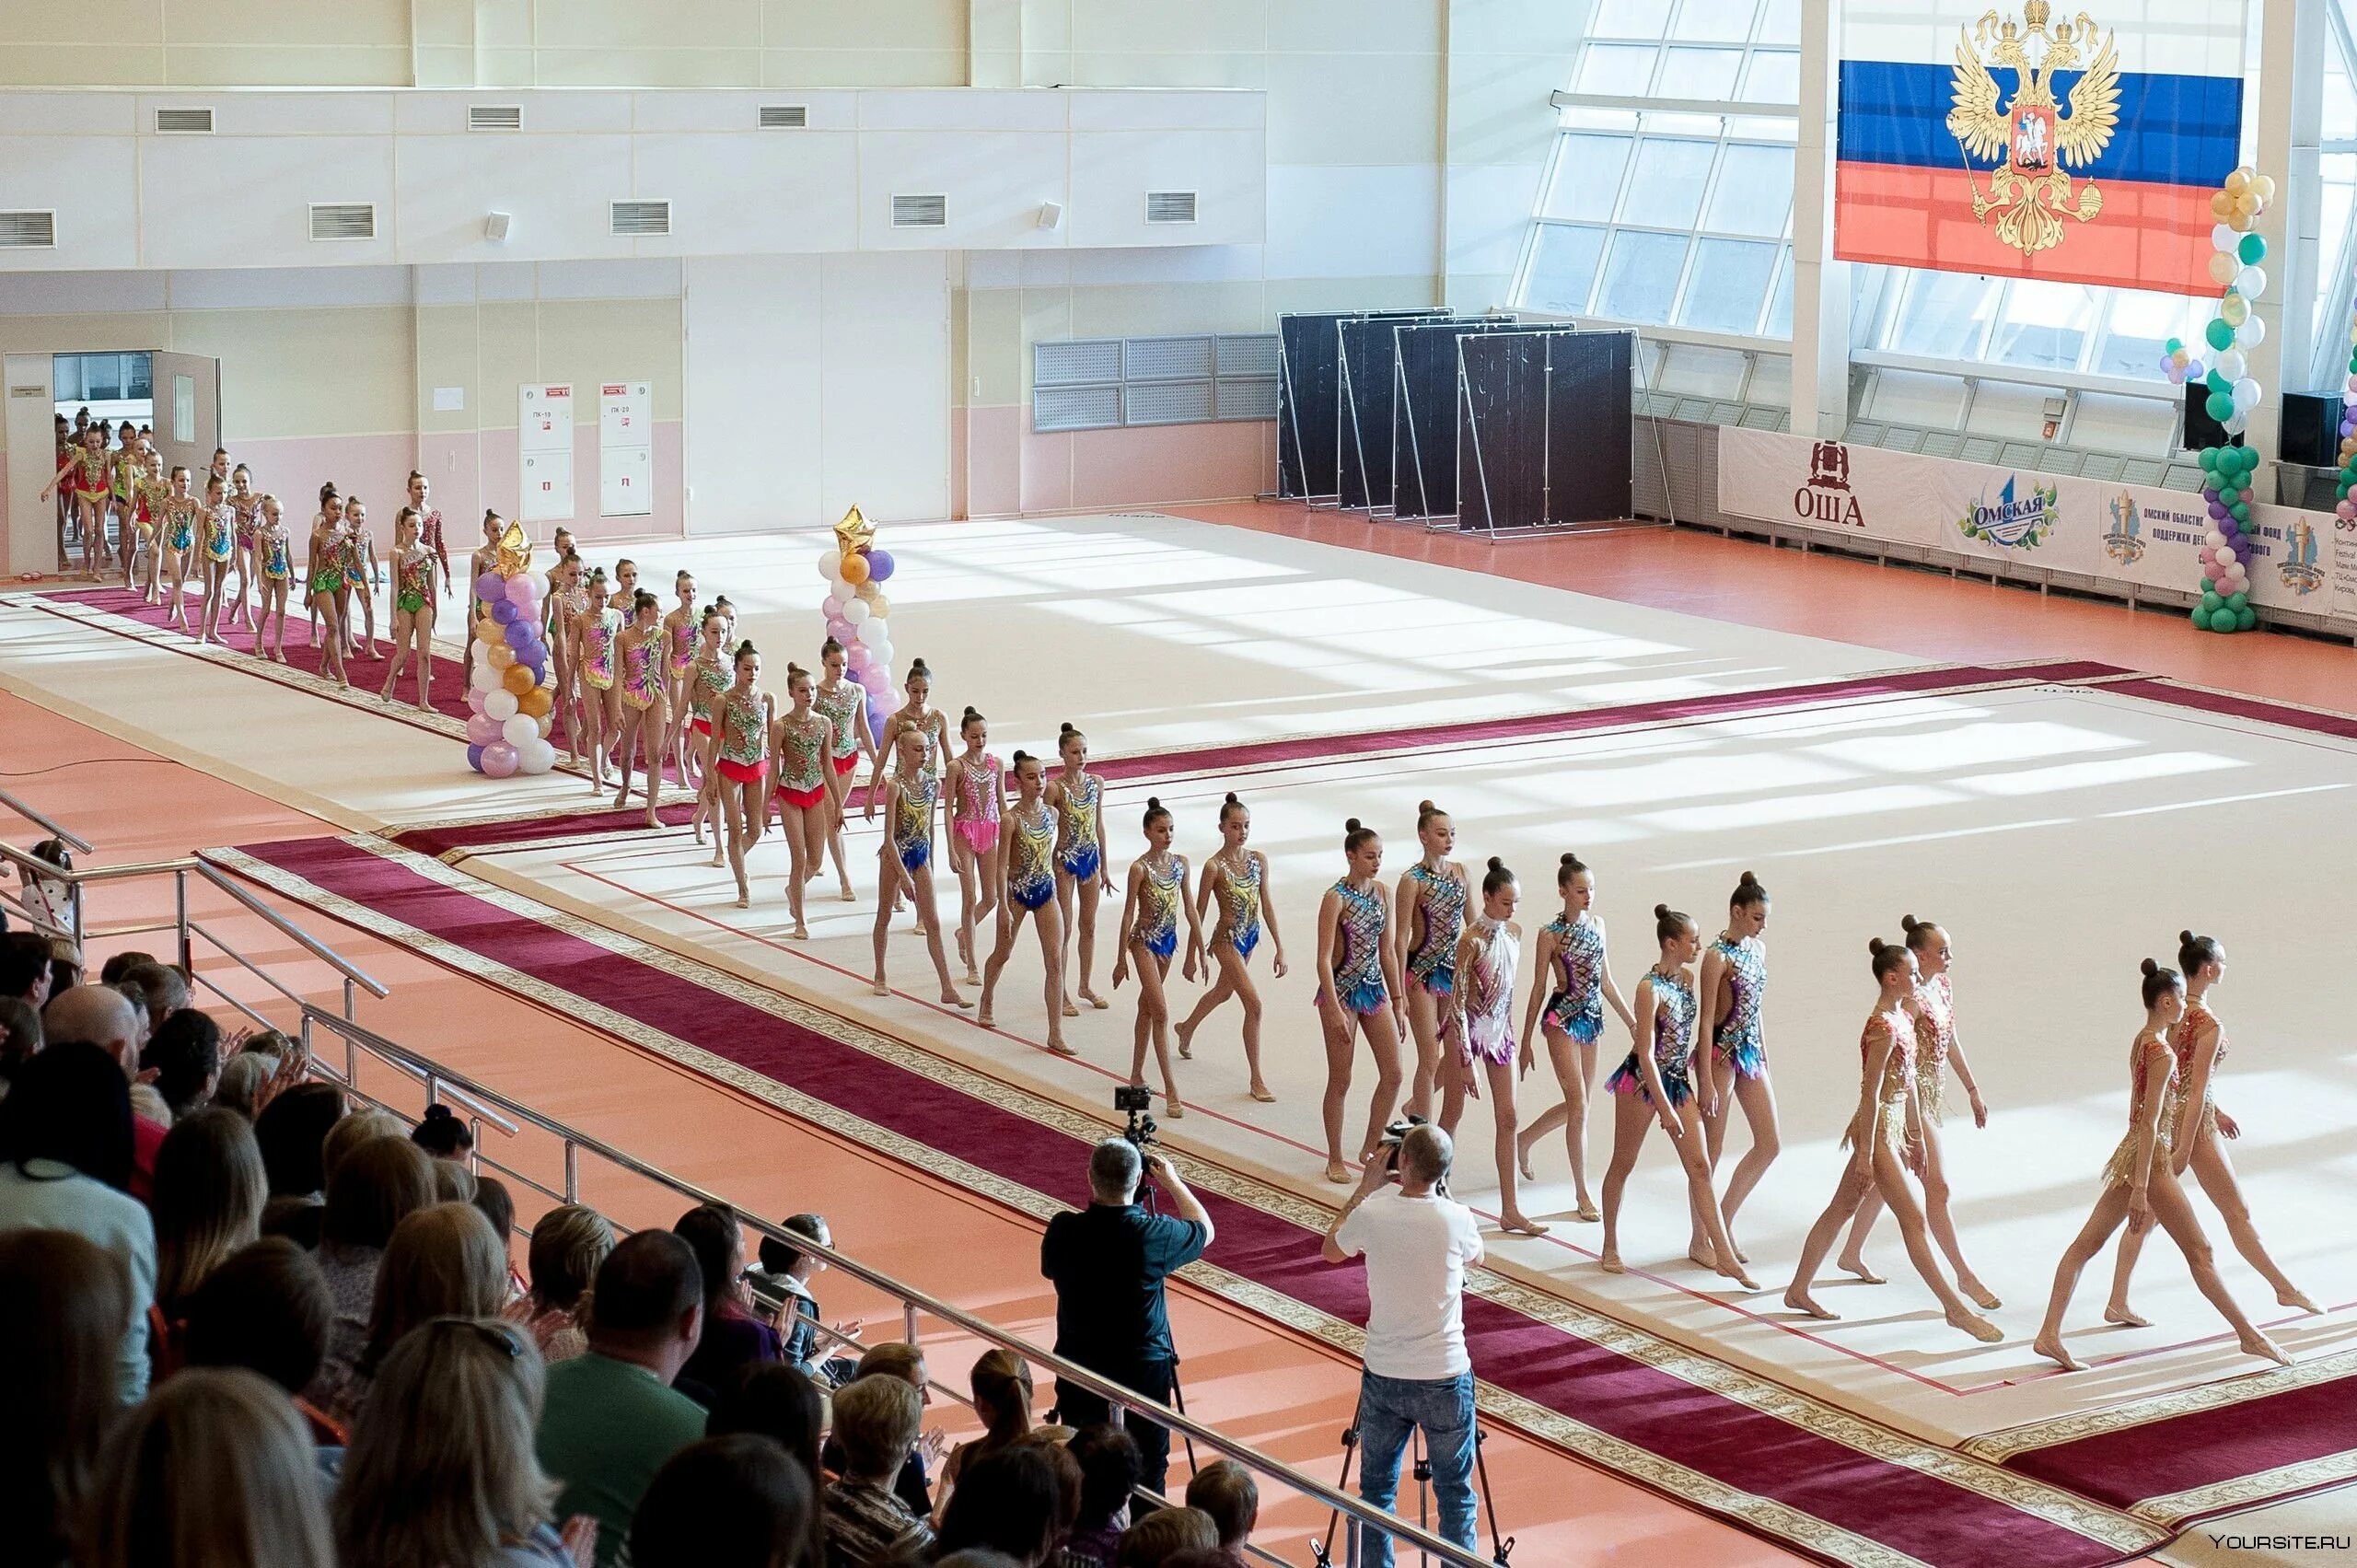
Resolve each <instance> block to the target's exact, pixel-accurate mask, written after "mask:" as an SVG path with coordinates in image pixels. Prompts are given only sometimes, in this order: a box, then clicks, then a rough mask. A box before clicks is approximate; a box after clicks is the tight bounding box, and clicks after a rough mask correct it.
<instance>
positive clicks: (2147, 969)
mask: <svg viewBox="0 0 2357 1568" xmlns="http://www.w3.org/2000/svg"><path fill="white" fill-rule="evenodd" d="M2136 968H2137V969H2138V970H2140V971H2142V973H2144V974H2148V975H2154V974H2158V973H2160V972H2161V966H2160V965H2158V964H2156V963H2154V961H2153V960H2152V959H2150V958H2146V959H2145V960H2144V961H2143V962H2142V963H2141V964H2138V965H2137V966H2136Z"/></svg>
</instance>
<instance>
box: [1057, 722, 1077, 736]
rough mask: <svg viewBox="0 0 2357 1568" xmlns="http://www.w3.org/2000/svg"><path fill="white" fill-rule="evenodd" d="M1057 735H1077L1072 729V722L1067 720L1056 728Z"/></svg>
mask: <svg viewBox="0 0 2357 1568" xmlns="http://www.w3.org/2000/svg"><path fill="white" fill-rule="evenodd" d="M1056 733H1057V734H1058V735H1072V734H1074V733H1075V732H1074V729H1073V727H1072V721H1071V720H1069V719H1067V720H1065V721H1064V722H1063V723H1062V724H1060V725H1058V726H1056Z"/></svg>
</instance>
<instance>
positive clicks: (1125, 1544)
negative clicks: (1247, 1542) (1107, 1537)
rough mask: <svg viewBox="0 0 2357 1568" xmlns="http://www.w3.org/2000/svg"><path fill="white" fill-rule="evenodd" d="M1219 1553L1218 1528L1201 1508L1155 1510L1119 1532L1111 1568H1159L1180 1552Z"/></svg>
mask: <svg viewBox="0 0 2357 1568" xmlns="http://www.w3.org/2000/svg"><path fill="white" fill-rule="evenodd" d="M1218 1550H1219V1527H1218V1526H1216V1525H1214V1524H1213V1523H1212V1516H1210V1515H1209V1514H1206V1513H1204V1512H1203V1511H1202V1509H1201V1508H1156V1509H1155V1511H1154V1512H1153V1513H1151V1514H1148V1515H1147V1516H1145V1517H1144V1518H1143V1519H1140V1520H1139V1521H1138V1522H1137V1523H1136V1524H1134V1525H1132V1526H1131V1527H1129V1528H1128V1529H1126V1530H1123V1531H1122V1532H1121V1544H1120V1549H1119V1550H1117V1551H1115V1552H1114V1553H1113V1568H1162V1565H1163V1564H1164V1563H1165V1562H1168V1561H1169V1560H1170V1559H1171V1558H1173V1557H1176V1556H1177V1555H1178V1554H1179V1553H1180V1552H1182V1551H1218Z"/></svg>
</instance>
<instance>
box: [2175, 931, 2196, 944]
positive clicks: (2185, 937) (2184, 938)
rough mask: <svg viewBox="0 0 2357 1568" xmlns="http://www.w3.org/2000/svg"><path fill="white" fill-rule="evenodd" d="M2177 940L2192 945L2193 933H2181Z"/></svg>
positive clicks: (2178, 934)
mask: <svg viewBox="0 0 2357 1568" xmlns="http://www.w3.org/2000/svg"><path fill="white" fill-rule="evenodd" d="M2177 940H2178V941H2180V942H2185V943H2190V942H2192V940H2193V933H2192V932H2190V931H2180V932H2178V933H2177Z"/></svg>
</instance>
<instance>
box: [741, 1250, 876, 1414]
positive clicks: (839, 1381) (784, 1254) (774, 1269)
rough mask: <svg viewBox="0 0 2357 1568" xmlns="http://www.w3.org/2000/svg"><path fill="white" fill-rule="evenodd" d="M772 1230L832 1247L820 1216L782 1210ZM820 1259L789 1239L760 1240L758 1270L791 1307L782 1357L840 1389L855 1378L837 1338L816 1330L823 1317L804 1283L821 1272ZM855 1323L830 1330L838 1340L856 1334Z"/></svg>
mask: <svg viewBox="0 0 2357 1568" xmlns="http://www.w3.org/2000/svg"><path fill="white" fill-rule="evenodd" d="M778 1228H779V1229H781V1230H787V1231H791V1232H793V1233H794V1234H795V1235H796V1236H799V1237H805V1238H807V1239H808V1240H811V1241H815V1242H817V1243H818V1244H819V1246H821V1247H824V1248H828V1249H832V1248H833V1246H834V1244H835V1237H834V1233H833V1232H832V1231H831V1230H830V1229H829V1228H828V1227H827V1217H826V1216H825V1215H824V1214H788V1215H786V1216H785V1218H784V1219H783V1220H780V1221H779V1222H778ZM826 1268H827V1261H826V1260H825V1259H823V1258H821V1257H819V1255H818V1254H817V1253H815V1252H804V1251H800V1250H798V1249H795V1247H794V1246H793V1245H792V1244H791V1243H789V1242H784V1241H780V1240H778V1239H777V1238H776V1237H767V1238H765V1239H763V1241H762V1242H761V1269H762V1271H763V1272H765V1273H766V1274H767V1275H768V1277H769V1282H770V1283H772V1285H775V1286H776V1287H777V1288H778V1290H779V1291H781V1292H782V1293H784V1295H785V1296H786V1297H787V1299H788V1300H789V1302H790V1303H792V1305H793V1307H794V1310H793V1311H792V1312H790V1313H789V1314H788V1315H787V1318H786V1321H785V1323H784V1325H783V1327H784V1333H785V1346H784V1353H785V1357H786V1359H787V1360H789V1361H792V1362H794V1363H795V1364H796V1365H799V1366H800V1367H801V1368H802V1370H803V1371H805V1372H807V1373H808V1374H809V1375H810V1376H813V1377H818V1378H822V1379H824V1380H825V1381H826V1382H828V1383H830V1384H832V1385H833V1386H835V1387H836V1388H841V1387H842V1385H844V1384H845V1383H848V1382H850V1381H851V1380H852V1379H853V1378H854V1377H856V1376H860V1374H859V1373H858V1372H857V1371H856V1370H855V1369H854V1365H853V1360H852V1358H851V1357H850V1356H847V1355H845V1354H843V1353H842V1349H841V1348H840V1347H841V1345H842V1340H830V1339H828V1338H827V1337H826V1336H824V1335H822V1334H820V1333H819V1324H820V1323H822V1322H824V1321H825V1318H822V1317H821V1316H820V1314H819V1298H818V1297H817V1296H815V1295H812V1294H810V1281H811V1280H812V1279H813V1278H814V1277H815V1276H817V1275H819V1274H821V1273H824V1272H826ZM860 1328H861V1324H860V1323H859V1321H858V1320H857V1319H856V1318H854V1319H853V1320H852V1321H851V1322H848V1323H838V1324H836V1325H835V1332H836V1333H838V1334H840V1335H842V1337H843V1339H850V1340H855V1339H857V1338H858V1337H859V1330H860Z"/></svg>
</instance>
